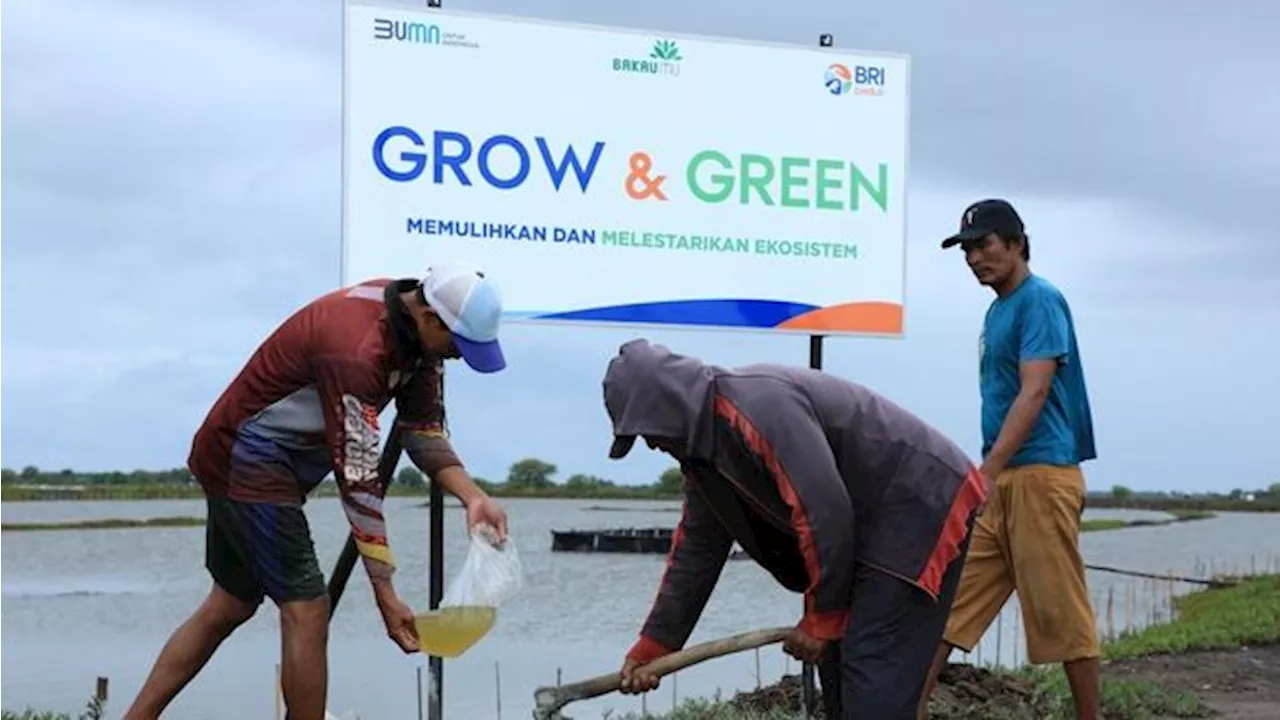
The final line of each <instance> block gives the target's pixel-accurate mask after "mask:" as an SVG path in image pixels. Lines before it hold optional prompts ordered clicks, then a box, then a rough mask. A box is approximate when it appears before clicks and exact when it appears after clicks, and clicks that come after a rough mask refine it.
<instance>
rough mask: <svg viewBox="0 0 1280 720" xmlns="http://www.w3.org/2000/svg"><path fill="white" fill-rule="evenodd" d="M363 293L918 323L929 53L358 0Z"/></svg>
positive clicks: (518, 310)
mask: <svg viewBox="0 0 1280 720" xmlns="http://www.w3.org/2000/svg"><path fill="white" fill-rule="evenodd" d="M346 13H347V15H346V29H345V42H344V57H343V64H344V74H345V81H344V98H343V113H344V130H343V135H344V137H343V144H344V147H343V153H344V158H343V161H344V166H343V183H344V185H343V205H344V207H343V211H344V212H343V219H344V227H343V263H344V273H345V280H346V281H347V282H356V281H359V280H363V279H365V278H368V277H388V276H390V277H410V276H417V275H420V274H422V272H423V270H424V269H425V268H426V267H427V266H428V265H429V264H430V263H432V262H435V261H439V260H442V259H454V258H456V259H465V260H470V261H472V262H475V263H477V264H479V265H481V266H482V267H483V268H484V269H485V270H486V272H487V273H488V275H489V276H490V277H492V278H494V279H495V280H496V282H497V283H498V285H499V287H500V289H501V292H502V294H503V299H504V302H505V307H506V310H507V317H508V319H509V320H512V321H522V322H554V323H559V324H562V325H575V324H576V325H588V324H609V325H615V326H616V325H618V324H625V325H631V326H639V325H646V326H653V325H661V326H686V327H688V326H695V327H702V328H713V327H718V328H732V329H738V330H769V331H776V332H798V333H820V334H831V335H839V334H844V335H867V334H873V335H890V336H896V335H901V333H902V320H903V306H904V301H905V288H904V276H905V259H906V249H905V242H904V240H905V233H906V187H907V177H906V171H907V137H908V129H907V128H908V122H907V120H908V112H907V108H908V102H907V101H908V89H909V77H908V75H909V67H910V65H909V61H908V58H906V57H904V56H900V55H884V54H871V53H866V52H855V51H837V50H833V49H829V48H826V49H824V48H819V47H817V46H816V44H815V46H814V47H798V46H784V45H772V44H764V43H747V42H740V41H731V40H725V39H718V38H707V37H690V36H681V35H672V34H650V33H645V32H637V31H632V30H624V29H617V28H603V27H595V26H583V25H571V24H563V23H550V22H542V21H535V20H526V19H516V18H508V17H495V16H490V15H477V14H471V13H459V12H453V11H442V10H428V9H425V8H413V7H404V6H397V5H387V4H380V3H372V2H367V1H365V0H351V1H350V2H349V3H348V5H347V10H346Z"/></svg>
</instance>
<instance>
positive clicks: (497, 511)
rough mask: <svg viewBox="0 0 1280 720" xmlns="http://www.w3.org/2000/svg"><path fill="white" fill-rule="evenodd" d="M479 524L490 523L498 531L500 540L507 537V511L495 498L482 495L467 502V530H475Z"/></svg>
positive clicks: (504, 539)
mask: <svg viewBox="0 0 1280 720" xmlns="http://www.w3.org/2000/svg"><path fill="white" fill-rule="evenodd" d="M477 525H490V526H492V527H493V529H494V530H497V531H498V542H505V541H506V539H507V513H506V511H504V510H503V509H502V507H501V506H499V505H498V503H496V502H494V500H493V498H491V497H489V496H488V495H481V496H479V497H477V498H474V499H472V500H471V502H469V503H467V530H468V532H469V531H471V530H474V529H475V527H476V526H477Z"/></svg>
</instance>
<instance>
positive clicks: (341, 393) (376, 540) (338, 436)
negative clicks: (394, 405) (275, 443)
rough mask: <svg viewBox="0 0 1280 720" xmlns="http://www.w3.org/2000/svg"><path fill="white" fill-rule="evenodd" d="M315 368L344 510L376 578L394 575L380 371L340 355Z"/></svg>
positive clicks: (319, 361) (324, 358)
mask: <svg viewBox="0 0 1280 720" xmlns="http://www.w3.org/2000/svg"><path fill="white" fill-rule="evenodd" d="M315 370H316V373H315V377H316V389H317V390H318V392H319V394H320V404H321V407H323V408H324V434H325V441H326V444H327V445H328V447H329V457H330V462H331V464H332V467H333V475H334V480H335V481H336V482H337V485H338V492H339V493H340V495H341V497H342V509H343V511H344V512H345V513H346V516H347V521H348V522H349V523H350V525H351V534H352V535H353V536H354V537H355V540H356V548H357V549H358V550H359V551H360V556H361V557H362V558H363V559H364V564H365V569H366V570H367V571H368V572H369V575H370V577H378V576H384V577H385V576H388V575H390V574H391V573H393V572H394V571H395V557H394V556H393V555H392V554H391V548H390V547H389V546H388V543H387V525H386V520H385V518H384V516H383V510H382V502H383V496H384V495H385V493H386V489H385V488H384V487H383V486H382V484H381V483H380V482H378V462H379V459H380V458H381V454H380V448H379V444H380V441H381V435H380V433H379V431H378V404H379V398H378V394H379V389H380V388H379V383H378V374H377V371H376V370H375V369H374V368H373V367H371V366H370V365H369V364H368V363H365V362H361V361H358V360H351V359H349V358H342V357H334V356H322V357H320V358H317V359H316V361H315Z"/></svg>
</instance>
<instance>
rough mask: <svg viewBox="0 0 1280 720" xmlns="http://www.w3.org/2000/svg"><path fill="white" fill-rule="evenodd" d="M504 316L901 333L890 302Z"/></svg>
mask: <svg viewBox="0 0 1280 720" xmlns="http://www.w3.org/2000/svg"><path fill="white" fill-rule="evenodd" d="M509 316H512V317H520V318H528V319H535V320H583V321H596V322H633V323H649V324H663V325H666V324H680V325H717V326H722V327H741V328H756V329H764V328H778V329H785V330H809V331H815V332H819V331H829V332H865V333H887V334H898V333H901V332H902V306H901V305H899V304H897V303H891V302H855V303H843V304H840V305H829V306H826V307H823V306H819V305H810V304H807V303H797V302H788V301H785V300H752V299H736V300H735V299H730V298H717V299H706V300H666V301H660V302H647V303H633V304H626V305H607V306H603V307H592V308H583V309H581V310H567V311H562V312H524V313H510V314H509Z"/></svg>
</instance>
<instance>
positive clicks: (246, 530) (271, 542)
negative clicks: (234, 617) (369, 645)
mask: <svg viewBox="0 0 1280 720" xmlns="http://www.w3.org/2000/svg"><path fill="white" fill-rule="evenodd" d="M208 506H209V522H208V525H207V526H206V531H205V532H206V534H205V567H207V568H208V569H209V574H210V575H212V576H213V581H214V582H215V583H217V584H218V586H219V587H221V588H222V589H223V590H226V591H227V592H228V593H230V594H231V595H233V596H235V597H237V598H239V599H241V600H244V601H245V602H251V603H254V604H257V603H260V602H262V598H263V596H266V597H269V598H271V599H272V601H274V602H275V603H276V604H277V605H279V604H280V603H285V602H291V601H295V600H312V599H315V598H317V597H320V596H321V595H324V594H325V593H326V592H328V588H326V587H325V582H324V575H323V574H322V573H321V572H320V563H319V561H318V560H316V551H315V546H314V545H312V543H311V529H310V527H309V526H308V525H307V516H306V514H305V513H303V511H302V507H301V505H289V504H285V505H280V504H275V503H254V502H240V501H237V500H231V499H229V498H225V497H210V498H208Z"/></svg>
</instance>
